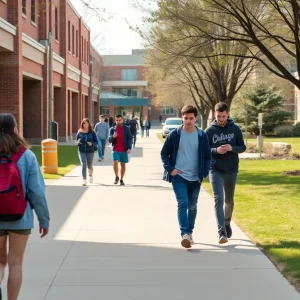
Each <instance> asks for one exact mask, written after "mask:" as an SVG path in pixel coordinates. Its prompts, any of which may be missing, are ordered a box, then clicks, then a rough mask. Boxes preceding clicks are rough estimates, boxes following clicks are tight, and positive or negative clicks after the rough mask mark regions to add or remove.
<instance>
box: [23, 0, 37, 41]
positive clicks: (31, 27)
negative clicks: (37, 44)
mask: <svg viewBox="0 0 300 300" xmlns="http://www.w3.org/2000/svg"><path fill="white" fill-rule="evenodd" d="M20 2H21V3H22V1H20ZM38 2H39V1H36V3H37V4H36V7H35V22H32V21H31V9H32V7H31V1H30V0H26V15H25V16H24V17H23V16H22V22H23V32H24V33H25V34H27V35H28V36H30V37H31V38H33V39H34V40H36V41H38V40H39V9H38V8H39V4H38Z"/></svg>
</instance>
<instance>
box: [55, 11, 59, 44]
mask: <svg viewBox="0 0 300 300" xmlns="http://www.w3.org/2000/svg"><path fill="white" fill-rule="evenodd" d="M55 39H56V40H57V41H58V8H57V7H55Z"/></svg>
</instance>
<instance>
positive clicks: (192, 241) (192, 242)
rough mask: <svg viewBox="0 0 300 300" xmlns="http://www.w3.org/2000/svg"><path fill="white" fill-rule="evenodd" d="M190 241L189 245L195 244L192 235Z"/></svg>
mask: <svg viewBox="0 0 300 300" xmlns="http://www.w3.org/2000/svg"><path fill="white" fill-rule="evenodd" d="M190 241H191V245H194V244H195V242H194V240H193V234H192V233H191V234H190Z"/></svg>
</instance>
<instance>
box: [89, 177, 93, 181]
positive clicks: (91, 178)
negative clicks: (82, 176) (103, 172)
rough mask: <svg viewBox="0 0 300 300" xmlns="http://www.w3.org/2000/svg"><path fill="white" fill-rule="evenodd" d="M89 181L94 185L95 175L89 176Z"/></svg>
mask: <svg viewBox="0 0 300 300" xmlns="http://www.w3.org/2000/svg"><path fill="white" fill-rule="evenodd" d="M89 179H90V183H93V175H92V176H89Z"/></svg>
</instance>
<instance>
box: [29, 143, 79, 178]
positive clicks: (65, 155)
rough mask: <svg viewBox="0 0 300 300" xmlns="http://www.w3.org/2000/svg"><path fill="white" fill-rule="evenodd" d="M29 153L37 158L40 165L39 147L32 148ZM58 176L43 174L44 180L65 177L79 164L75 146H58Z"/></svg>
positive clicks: (40, 154)
mask: <svg viewBox="0 0 300 300" xmlns="http://www.w3.org/2000/svg"><path fill="white" fill-rule="evenodd" d="M30 150H31V151H33V152H34V154H35V155H36V157H37V160H38V162H39V164H40V166H41V165H42V153H41V147H40V146H33V147H31V148H30ZM57 151H58V174H43V176H44V178H45V179H58V178H60V177H61V176H64V175H66V174H67V173H68V172H70V171H71V170H72V169H73V168H74V167H76V165H78V164H79V158H78V153H77V147H76V146H58V149H57Z"/></svg>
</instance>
